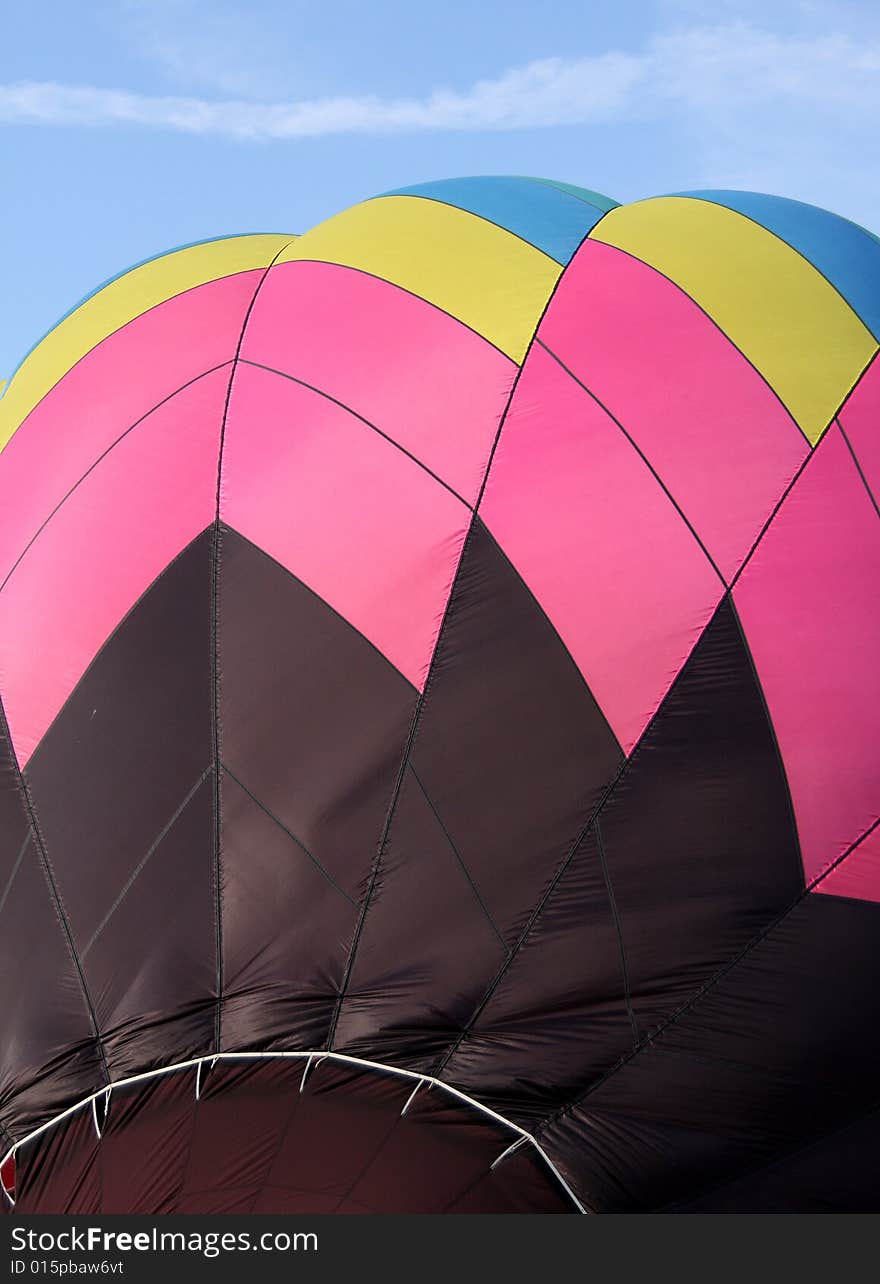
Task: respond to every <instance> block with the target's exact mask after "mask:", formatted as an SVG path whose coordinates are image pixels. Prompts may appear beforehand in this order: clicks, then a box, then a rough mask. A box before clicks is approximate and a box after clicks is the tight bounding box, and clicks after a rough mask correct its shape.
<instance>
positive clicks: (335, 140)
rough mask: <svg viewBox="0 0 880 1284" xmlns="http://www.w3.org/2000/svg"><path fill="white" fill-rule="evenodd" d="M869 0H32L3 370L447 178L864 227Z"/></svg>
mask: <svg viewBox="0 0 880 1284" xmlns="http://www.w3.org/2000/svg"><path fill="white" fill-rule="evenodd" d="M878 120H880V6H878V5H877V4H876V0H828V2H827V3H826V2H824V0H815V2H803V0H763V3H754V2H752V0H730V2H727V0H715V2H714V3H707V2H706V0H543V3H541V4H539V3H537V0H533V2H532V3H528V4H526V3H520V0H513V2H512V3H506V4H504V3H499V2H498V0H444V2H443V3H442V4H439V5H438V4H431V5H428V4H420V3H416V2H414V0H372V2H371V3H365V2H364V0H324V2H323V3H315V0H309V3H307V4H306V3H301V2H300V0H248V2H245V0H87V3H84V4H72V3H70V2H69V0H34V3H32V4H30V5H24V4H20V5H17V6H15V7H14V8H13V7H12V6H10V7H9V12H7V14H6V16H5V22H4V29H3V35H2V54H0V129H2V134H3V140H2V147H3V172H4V185H3V195H2V201H0V234H2V235H0V245H2V254H3V262H2V274H3V295H2V298H3V306H2V309H0V377H2V375H3V374H7V373H9V372H11V370H12V368H13V367H14V366H15V364H16V363H17V361H18V360H19V358H20V357H21V356H22V355H23V353H24V351H25V350H26V349H27V348H28V347H29V346H30V345H31V343H32V342H33V341H34V340H35V339H36V338H38V337H39V336H40V335H41V334H42V333H43V332H44V331H45V330H46V329H48V328H49V327H50V326H51V325H52V324H53V323H54V322H55V320H57V318H58V317H59V316H60V315H61V314H62V313H63V312H64V311H66V310H67V308H69V307H70V306H71V305H72V304H73V303H75V302H76V301H77V300H78V299H79V298H80V297H81V296H82V295H83V294H85V293H87V292H88V291H89V290H90V289H91V288H93V286H94V285H96V284H97V283H99V282H100V281H101V280H103V279H104V278H106V277H108V276H110V275H112V274H113V273H115V272H117V271H119V270H120V269H122V268H124V267H126V266H128V265H129V264H130V263H133V262H135V261H138V260H140V259H143V258H145V257H148V256H149V255H151V254H155V253H159V252H161V251H162V250H165V249H168V248H171V247H173V246H175V245H179V244H181V243H184V242H187V241H192V240H200V239H202V238H204V237H209V236H214V235H220V234H223V233H228V232H240V231H292V232H301V231H304V230H306V228H308V227H309V226H311V225H312V224H313V223H315V222H317V221H318V220H320V219H321V218H324V217H326V216H327V215H329V214H332V213H334V212H335V211H336V210H338V209H341V208H343V207H344V206H346V205H349V204H351V203H352V202H354V201H357V200H360V199H362V198H363V197H365V196H369V195H372V194H374V193H376V192H381V191H384V190H387V189H389V188H393V187H398V186H401V185H404V184H407V183H411V182H417V181H420V180H424V179H429V178H439V177H447V176H450V175H455V174H475V173H520V174H523V173H524V174H537V175H542V176H545V177H552V178H557V179H563V180H566V181H569V182H573V183H578V184H581V185H583V186H586V187H592V188H594V189H597V190H599V191H602V192H605V193H606V194H608V195H610V196H613V197H615V198H616V199H618V200H631V199H635V198H638V197H640V196H647V195H652V194H656V193H660V192H669V191H676V190H682V189H687V188H689V187H711V186H716V187H740V188H751V189H758V190H764V191H772V192H778V193H781V194H783V195H788V196H794V197H797V198H799V199H802V200H807V201H812V202H814V203H816V204H821V205H825V206H827V207H829V208H831V209H834V210H837V211H838V212H839V213H842V214H845V215H847V216H848V217H850V218H853V219H855V220H856V221H858V222H861V223H863V224H865V225H866V226H868V227H870V228H872V229H873V230H875V231H880V200H878V198H880V141H878Z"/></svg>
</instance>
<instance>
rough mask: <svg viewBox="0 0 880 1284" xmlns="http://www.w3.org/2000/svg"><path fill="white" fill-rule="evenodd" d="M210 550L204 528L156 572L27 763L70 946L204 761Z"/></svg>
mask: <svg viewBox="0 0 880 1284" xmlns="http://www.w3.org/2000/svg"><path fill="white" fill-rule="evenodd" d="M211 552H212V536H211V532H210V531H205V532H204V533H203V534H202V535H200V536H199V537H198V538H197V539H195V540H194V541H193V542H192V543H191V544H190V545H189V546H188V547H187V548H186V549H184V551H183V552H182V553H181V554H180V555H179V556H178V557H177V558H176V559H175V560H174V561H173V562H172V563H171V564H170V565H169V566H168V567H167V568H166V569H165V571H163V573H162V574H161V575H160V576H159V577H158V579H157V580H156V581H155V582H154V583H153V584H152V586H151V587H150V588H149V589H148V590H147V592H146V593H145V594H144V595H143V597H142V598H141V599H140V601H139V602H137V604H136V605H135V606H134V607H133V608H132V610H131V611H130V613H129V614H128V615H127V616H126V618H125V619H124V620H123V621H122V623H121V624H120V625H119V627H118V628H117V629H116V631H115V632H114V633H113V634H112V636H111V637H110V638H109V640H108V641H107V642H106V643H105V644H104V646H103V648H102V649H101V651H100V652H99V653H98V655H97V656H96V658H95V659H94V660H93V661H92V664H91V665H90V667H89V668H88V670H87V671H86V673H85V674H84V676H83V677H82V678H81V680H80V682H79V683H78V685H77V687H76V689H75V690H74V692H73V694H72V695H71V696H70V698H69V699H68V701H67V703H66V704H65V705H64V707H63V709H62V710H61V712H60V713H59V714H58V716H57V718H56V719H55V721H54V722H53V724H52V726H51V727H50V728H49V731H48V732H47V733H46V735H45V736H44V738H43V740H42V741H41V742H40V745H39V746H38V748H37V750H36V752H35V753H34V755H33V756H32V758H31V760H30V762H29V763H28V768H27V777H28V780H29V783H30V789H31V794H32V796H33V799H34V805H35V810H36V814H37V818H38V820H39V824H40V828H41V832H42V835H43V838H44V840H45V843H46V849H47V852H48V855H49V859H50V861H51V862H52V867H53V869H54V871H55V875H56V878H57V880H58V885H59V890H60V893H61V899H62V901H63V903H64V906H65V909H66V911H67V914H68V916H69V918H70V923H71V928H72V931H73V935H74V939H75V941H76V944H77V946H78V948H82V947H83V946H85V945H86V943H87V942H88V941H89V940H90V939H91V937H92V935H93V934H94V932H95V930H96V929H97V928H98V926H99V925H100V923H101V922H102V921H103V919H104V917H105V915H106V913H107V911H108V910H109V908H110V907H111V905H112V904H113V902H114V900H115V899H116V897H117V895H118V894H119V891H120V888H121V887H122V886H123V885H124V884H125V882H126V879H127V878H128V877H129V875H130V874H131V873H132V871H133V870H134V869H135V868H136V867H137V865H138V864H139V862H140V861H141V860H142V859H143V857H144V855H145V854H146V853H147V851H148V850H149V849H150V847H151V846H152V844H153V843H154V842H155V841H156V840H157V838H158V837H159V835H160V834H161V833H162V831H163V829H164V827H165V826H166V825H167V824H168V822H169V821H170V820H171V818H172V817H173V816H174V815H175V813H176V811H177V809H178V807H179V806H180V804H181V802H182V800H183V799H184V797H185V796H186V794H187V792H188V791H189V790H190V789H191V788H192V786H193V785H194V784H195V782H196V781H197V780H198V779H199V778H200V777H201V775H202V773H203V772H204V771H205V769H206V768H207V767H209V766H210V764H211V761H212V735H211ZM134 894H135V895H136V894H137V893H136V892H135V893H134ZM201 912H202V913H203V914H206V915H209V916H212V917H213V903H212V901H211V900H210V899H209V900H208V901H207V902H206V903H205V904H204V905H203V906H202V907H201ZM160 926H161V924H160V923H159V922H158V921H157V923H156V930H157V931H158V930H159V929H160Z"/></svg>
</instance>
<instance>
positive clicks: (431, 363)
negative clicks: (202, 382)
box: [242, 263, 516, 503]
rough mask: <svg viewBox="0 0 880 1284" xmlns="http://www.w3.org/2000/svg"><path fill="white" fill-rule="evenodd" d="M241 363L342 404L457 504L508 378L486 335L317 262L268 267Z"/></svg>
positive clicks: (476, 483)
mask: <svg viewBox="0 0 880 1284" xmlns="http://www.w3.org/2000/svg"><path fill="white" fill-rule="evenodd" d="M242 356H243V357H245V358H246V359H247V360H249V361H258V362H260V363H261V364H263V365H266V366H271V367H273V369H275V370H283V371H284V372H285V373H286V374H291V375H295V376H296V378H297V379H303V380H304V381H305V382H306V383H310V384H312V385H313V386H314V387H316V388H319V389H320V390H321V391H322V392H326V393H328V394H329V395H330V396H332V397H335V398H336V399H337V400H338V401H341V402H343V403H344V404H345V405H346V406H350V407H351V409H352V410H354V411H356V412H357V413H358V414H359V415H363V416H364V418H365V419H368V420H369V421H370V422H371V423H373V424H375V425H376V427H377V428H381V429H382V431H383V432H385V433H387V434H388V436H389V437H392V438H393V439H394V440H395V441H396V442H399V443H400V445H401V446H403V447H404V448H405V449H406V450H408V451H409V452H410V453H411V454H413V455H415V457H416V458H417V459H420V460H421V461H422V463H424V464H426V465H427V467H428V468H430V469H431V470H432V472H434V473H436V474H437V476H438V477H442V478H443V480H444V481H445V482H446V483H447V485H449V486H451V487H452V488H453V490H455V491H457V492H458V494H459V495H461V496H462V497H463V498H464V499H466V500H467V501H468V503H473V502H474V500H475V498H476V495H477V491H478V490H479V488H480V484H481V482H482V479H483V473H484V472H485V467H486V463H487V461H488V458H489V452H490V450H491V447H492V442H493V439H494V437H495V432H496V429H497V427H498V422H499V420H500V418H501V414H502V412H503V410H504V405H505V402H506V400H507V397H508V395H509V393H510V388H511V385H512V383H513V378H514V375H515V374H516V366H515V365H514V363H513V362H512V361H510V360H509V359H508V358H507V357H505V356H504V355H503V354H502V353H500V352H498V351H497V350H496V349H495V348H493V347H492V345H491V344H489V343H487V342H486V341H485V339H481V338H480V336H479V335H476V334H474V333H473V332H472V331H470V330H469V329H468V328H467V327H466V326H464V325H462V324H461V323H460V322H459V321H456V320H454V319H453V318H452V317H448V316H446V315H445V313H443V312H440V311H439V310H438V309H437V308H433V307H431V305H430V304H428V303H425V302H424V300H422V299H417V298H415V297H414V296H413V295H411V294H407V293H406V291H405V290H399V289H397V288H396V287H395V286H393V285H389V284H388V282H387V281H377V280H375V279H374V278H373V277H371V276H367V275H366V274H365V273H363V272H355V271H353V270H351V269H350V268H344V267H337V266H335V265H333V264H327V263H281V264H279V265H278V266H277V267H275V268H273V269H272V271H271V273H270V274H269V277H268V279H267V280H266V283H265V285H264V286H263V288H262V290H261V291H260V294H259V296H258V298H257V303H256V306H255V307H254V310H253V312H252V314H251V318H250V321H249V322H248V328H247V333H246V335H245V339H244V343H243V345H242Z"/></svg>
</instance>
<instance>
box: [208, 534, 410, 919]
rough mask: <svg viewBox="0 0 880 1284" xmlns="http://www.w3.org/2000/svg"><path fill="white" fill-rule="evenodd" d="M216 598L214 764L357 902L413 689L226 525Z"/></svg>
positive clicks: (393, 774)
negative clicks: (217, 739) (218, 760)
mask: <svg viewBox="0 0 880 1284" xmlns="http://www.w3.org/2000/svg"><path fill="white" fill-rule="evenodd" d="M219 594H220V596H219V602H220V675H221V681H220V696H221V714H220V735H221V752H222V756H223V761H224V763H225V764H226V765H227V766H228V767H229V769H230V770H231V771H232V772H233V774H234V775H235V776H236V778H237V779H238V780H239V781H241V783H242V784H243V785H244V786H245V787H246V788H247V789H249V790H250V791H251V793H253V794H254V795H255V796H256V797H257V798H259V800H260V802H261V803H262V804H263V805H264V806H265V807H267V808H268V810H269V811H270V812H271V813H272V814H273V815H274V816H276V817H277V818H278V819H279V820H280V821H281V823H282V824H283V825H284V826H286V828H287V829H289V830H290V831H291V832H292V833H293V834H295V835H296V837H297V838H298V839H299V841H300V842H302V843H303V844H304V845H305V846H306V847H307V848H308V850H309V851H310V852H312V853H313V855H314V856H315V857H316V858H317V859H318V860H319V861H320V862H321V864H322V865H324V867H325V868H326V869H327V870H329V872H330V873H331V874H332V876H333V877H334V878H335V879H336V881H337V882H338V883H339V884H340V885H341V886H342V887H343V888H344V889H345V891H346V892H347V893H348V894H349V895H350V896H352V897H353V898H354V899H356V900H357V899H359V898H360V897H361V896H362V895H363V893H364V891H365V889H366V885H367V881H368V879H369V873H370V869H371V866H372V863H373V858H374V856H375V853H376V847H377V844H378V841H379V837H380V834H381V832H382V826H383V823H384V819H385V813H386V809H387V807H388V800H389V798H390V796H391V792H392V789H393V786H394V781H395V779H396V776H397V772H398V770H399V766H400V760H401V757H402V754H403V747H404V744H405V742H406V738H407V735H408V732H409V725H410V720H411V718H412V712H413V709H414V707H415V701H416V692H415V690H414V688H413V687H412V686H411V685H410V684H409V683H408V682H407V681H406V679H405V678H403V677H402V676H401V674H400V673H398V672H397V670H396V669H394V668H393V667H392V666H391V665H390V664H389V663H388V661H387V660H386V659H385V658H384V657H383V656H382V655H380V654H379V652H378V651H376V650H375V648H374V647H373V646H372V645H371V644H370V643H369V642H368V641H367V640H366V639H365V638H364V637H362V636H361V634H359V633H358V632H357V631H356V630H355V629H353V628H352V627H351V626H350V625H349V624H347V623H346V622H345V621H344V620H343V619H342V618H341V617H340V616H338V615H337V614H336V613H335V612H334V611H333V610H332V609H331V608H330V607H329V606H328V605H327V604H326V603H325V602H323V601H322V600H321V599H320V598H319V597H316V596H315V594H313V593H312V592H311V591H310V590H309V589H307V588H306V587H305V585H303V584H302V583H301V582H300V581H299V580H297V579H296V578H295V577H294V576H292V575H291V574H290V573H289V572H288V571H286V570H285V569H284V568H283V567H281V566H279V565H278V563H276V562H274V561H273V560H272V559H271V558H270V557H268V556H267V555H266V554H265V553H263V552H261V551H260V550H259V549H258V548H256V547H255V546H254V545H253V544H251V543H249V542H248V541H247V540H245V539H244V538H243V537H242V536H240V535H239V534H238V533H237V532H235V531H233V530H231V529H229V528H226V527H224V529H223V534H222V543H221V552H220V587H219Z"/></svg>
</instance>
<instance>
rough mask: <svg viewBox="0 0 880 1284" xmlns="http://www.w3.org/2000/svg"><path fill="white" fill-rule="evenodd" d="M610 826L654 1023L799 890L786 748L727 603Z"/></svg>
mask: <svg viewBox="0 0 880 1284" xmlns="http://www.w3.org/2000/svg"><path fill="white" fill-rule="evenodd" d="M601 826H602V834H603V837H604V841H605V848H606V853H607V859H608V869H609V873H610V877H611V883H612V886H613V889H614V895H615V897H616V901H617V907H618V910H619V913H620V922H621V930H622V934H623V942H624V948H625V951H626V958H627V966H628V971H629V980H630V986H631V990H632V999H633V1007H634V1009H635V1013H636V1017H637V1019H638V1021H639V1024H640V1025H641V1026H642V1028H643V1029H644V1030H646V1031H647V1030H650V1029H651V1028H652V1026H653V1025H655V1024H656V1023H657V1022H658V1021H660V1020H662V1019H663V1017H664V1016H666V1015H668V1013H669V1012H671V1011H672V1010H673V1009H674V1008H675V1007H676V1006H677V1005H678V1004H679V1003H681V1002H682V1001H683V1000H684V999H686V998H688V996H689V995H691V994H693V992H694V991H695V990H696V989H698V987H699V986H700V985H701V984H702V983H703V982H704V981H705V980H706V979H707V978H708V977H709V976H711V975H712V973H713V972H714V971H715V970H716V969H718V968H719V967H721V966H723V964H724V963H726V962H727V961H728V960H730V959H732V958H733V957H734V956H735V955H736V953H737V951H738V950H739V949H741V948H742V946H743V945H745V944H746V943H747V942H748V941H750V940H751V939H752V937H754V936H755V935H756V933H757V932H759V931H760V930H761V928H762V927H764V926H765V925H766V924H767V923H769V922H771V921H772V920H773V918H774V917H775V916H776V915H777V914H778V913H779V912H780V911H781V910H783V909H784V908H785V907H786V906H787V905H789V904H791V902H792V901H793V900H794V898H795V897H796V896H797V894H798V893H799V891H800V890H801V888H802V887H803V878H802V874H801V868H800V859H799V855H798V851H797V846H796V839H795V831H794V824H793V820H792V815H791V810H790V805H789V800H788V794H787V789H786V784H785V779H784V775H783V772H782V768H781V765H780V760H779V755H778V752H777V749H776V746H775V744H774V740H773V735H772V731H771V728H770V724H769V722H768V719H767V714H766V712H765V709H764V704H763V700H762V698H761V693H760V690H759V688H758V685H757V682H756V679H755V676H754V672H753V669H752V666H751V662H750V659H749V656H748V653H747V652H746V649H745V645H744V643H743V640H742V635H741V633H740V629H739V626H738V624H737V620H736V618H735V616H734V613H733V608H732V607H731V606H730V604H729V602H728V601H727V600H725V601H724V602H723V603H722V604H721V606H719V608H718V610H717V611H716V613H715V616H714V617H713V619H712V621H711V622H710V624H709V625H708V627H707V629H706V631H705V633H704V634H703V636H702V637H701V638H700V640H699V642H698V643H697V645H696V647H695V648H694V650H693V652H692V654H691V656H690V658H689V660H688V662H687V664H686V665H685V667H684V669H683V670H682V672H681V674H680V675H679V677H678V679H677V680H676V682H675V684H674V685H673V687H672V690H671V691H670V692H669V694H668V695H667V697H666V699H665V701H664V702H663V705H662V707H661V710H660V712H659V714H658V716H657V718H656V719H655V721H654V723H653V725H652V726H651V727H650V729H649V730H648V732H647V734H646V735H645V737H644V738H643V740H642V742H641V744H640V745H639V747H638V748H637V749H636V751H635V753H634V755H633V757H632V759H631V761H630V762H629V763H628V764H627V767H626V769H625V771H624V773H623V775H622V776H621V779H620V781H619V782H618V783H617V785H616V786H615V788H614V791H613V793H612V796H611V799H610V801H609V802H608V804H607V805H606V806H605V807H604V808H603V810H602V813H601Z"/></svg>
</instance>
